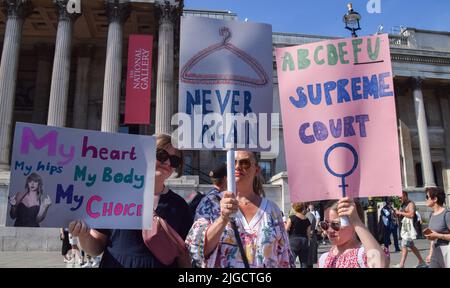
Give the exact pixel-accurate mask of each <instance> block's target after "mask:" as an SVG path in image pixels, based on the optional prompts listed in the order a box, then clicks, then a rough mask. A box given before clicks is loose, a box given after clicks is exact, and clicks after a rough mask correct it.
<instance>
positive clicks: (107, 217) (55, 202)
mask: <svg viewBox="0 0 450 288" xmlns="http://www.w3.org/2000/svg"><path fill="white" fill-rule="evenodd" d="M155 151H156V140H155V137H152V136H140V135H126V134H112V133H103V132H95V131H87V130H79V129H70V128H57V127H50V126H44V125H36V124H28V123H17V125H16V130H15V134H14V144H13V154H12V161H11V183H10V188H9V204H8V215H7V217H6V219H7V220H6V226H20V227H68V224H69V223H70V222H71V221H73V220H78V219H83V220H84V221H85V222H86V223H87V224H88V225H89V227H91V228H117V229H142V228H143V227H145V228H147V227H150V225H151V222H152V211H153V209H152V207H153V190H154V176H155V163H156V158H155V157H156V153H155Z"/></svg>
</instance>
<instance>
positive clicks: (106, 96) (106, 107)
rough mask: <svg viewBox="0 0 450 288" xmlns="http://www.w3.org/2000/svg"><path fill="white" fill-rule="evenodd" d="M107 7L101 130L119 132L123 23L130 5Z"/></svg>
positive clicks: (120, 3)
mask: <svg viewBox="0 0 450 288" xmlns="http://www.w3.org/2000/svg"><path fill="white" fill-rule="evenodd" d="M106 6H107V7H106V12H107V16H108V22H109V26H108V43H107V46H106V65H105V81H104V86H103V107H102V128H101V129H102V131H105V132H118V131H119V120H120V92H121V88H122V87H121V84H122V46H123V35H122V34H123V33H122V30H123V23H125V21H126V20H127V18H128V16H129V15H130V4H129V3H128V1H118V0H115V1H113V0H108V1H107V2H106Z"/></svg>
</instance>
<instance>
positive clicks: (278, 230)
mask: <svg viewBox="0 0 450 288" xmlns="http://www.w3.org/2000/svg"><path fill="white" fill-rule="evenodd" d="M235 159H236V161H235V169H236V172H235V179H236V195H234V194H233V193H232V192H229V191H225V192H221V193H209V194H208V195H206V196H205V197H204V198H203V200H202V202H201V203H200V204H199V207H198V208H197V213H196V215H195V222H194V225H193V226H192V228H191V230H190V231H189V235H188V237H187V239H186V244H188V246H189V250H190V253H191V256H192V258H193V260H194V262H195V263H196V265H197V266H201V267H218V268H220V267H234V268H239V267H245V266H246V264H245V262H247V263H248V266H249V267H252V268H256V267H267V268H278V267H279V268H289V267H294V266H293V264H294V261H293V258H292V256H291V252H290V249H289V238H288V235H287V233H286V230H285V228H284V222H283V216H282V214H281V211H280V209H279V208H278V207H277V205H276V204H275V203H273V202H272V201H270V200H268V199H266V198H263V197H264V190H263V187H262V181H261V180H260V179H261V176H260V170H261V168H260V167H259V166H258V162H257V160H256V156H255V154H253V153H252V152H248V151H238V152H236V155H235ZM232 218H234V220H232ZM234 223H235V228H237V229H234V228H233V226H234ZM236 230H237V231H238V232H235V231H236ZM236 235H238V236H237V237H236ZM239 241H240V242H241V243H240V242H239ZM239 246H241V247H242V249H238V247H239ZM245 258H246V260H247V261H245V260H243V259H245Z"/></svg>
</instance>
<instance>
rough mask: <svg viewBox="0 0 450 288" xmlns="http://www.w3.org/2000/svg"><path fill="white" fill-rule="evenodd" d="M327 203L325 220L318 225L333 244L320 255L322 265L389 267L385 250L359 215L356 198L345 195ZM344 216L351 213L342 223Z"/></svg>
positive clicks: (324, 266) (322, 266) (320, 264)
mask: <svg viewBox="0 0 450 288" xmlns="http://www.w3.org/2000/svg"><path fill="white" fill-rule="evenodd" d="M328 204H329V205H327V206H328V208H325V220H324V221H321V222H320V223H319V225H320V227H321V228H322V229H323V230H324V231H325V232H326V233H327V236H328V238H329V239H330V242H331V244H332V246H331V249H330V251H329V252H326V253H324V254H322V256H320V259H319V268H385V267H387V266H388V264H389V263H388V260H387V258H386V256H385V254H384V251H383V249H382V248H381V246H380V245H379V244H378V242H377V240H376V239H375V238H374V237H373V236H372V234H371V233H370V231H369V230H368V229H367V228H366V226H365V225H364V223H363V222H362V221H361V218H360V217H359V216H358V212H357V208H356V205H355V202H353V201H352V200H350V199H349V198H347V197H345V198H342V199H341V200H339V201H338V202H330V203H328ZM330 204H331V205H330ZM341 217H348V219H349V222H350V223H349V225H346V226H343V225H341V219H340V218H341ZM358 238H359V240H360V241H361V242H360V241H359V240H358Z"/></svg>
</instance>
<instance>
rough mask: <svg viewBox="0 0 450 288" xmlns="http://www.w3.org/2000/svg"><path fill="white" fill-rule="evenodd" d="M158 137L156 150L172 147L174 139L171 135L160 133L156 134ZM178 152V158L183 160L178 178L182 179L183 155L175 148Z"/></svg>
mask: <svg viewBox="0 0 450 288" xmlns="http://www.w3.org/2000/svg"><path fill="white" fill-rule="evenodd" d="M155 136H156V150H159V149H162V150H164V149H165V148H166V147H167V146H168V145H171V146H172V147H173V145H172V137H171V136H170V135H169V134H164V133H159V134H155ZM173 148H174V149H175V150H176V151H177V156H178V157H180V158H181V163H180V166H178V168H177V177H180V176H181V175H182V174H183V166H184V165H183V153H182V152H181V151H180V150H178V149H176V148H175V147H173Z"/></svg>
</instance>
